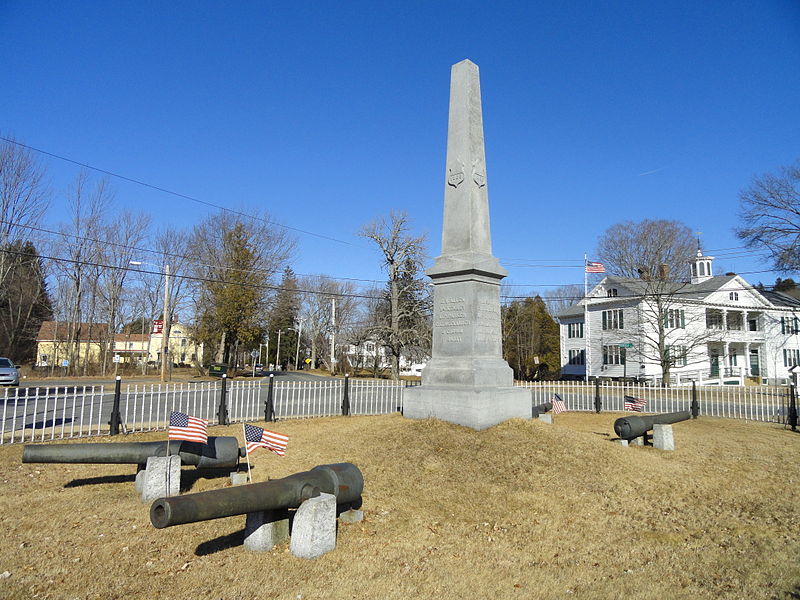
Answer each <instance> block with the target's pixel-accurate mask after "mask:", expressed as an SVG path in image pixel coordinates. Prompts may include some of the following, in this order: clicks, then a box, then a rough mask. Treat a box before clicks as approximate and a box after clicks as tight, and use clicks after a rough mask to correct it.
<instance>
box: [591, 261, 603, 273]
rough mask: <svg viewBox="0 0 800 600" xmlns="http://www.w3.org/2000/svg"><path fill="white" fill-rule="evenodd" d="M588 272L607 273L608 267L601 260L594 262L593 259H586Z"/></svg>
mask: <svg viewBox="0 0 800 600" xmlns="http://www.w3.org/2000/svg"><path fill="white" fill-rule="evenodd" d="M586 272H587V273H605V272H606V268H605V266H604V265H603V263H601V262H592V261H591V260H588V261H586Z"/></svg>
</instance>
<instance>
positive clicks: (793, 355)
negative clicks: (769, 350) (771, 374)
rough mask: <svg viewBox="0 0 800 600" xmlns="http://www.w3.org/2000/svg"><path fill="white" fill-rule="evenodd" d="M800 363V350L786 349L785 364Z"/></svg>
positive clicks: (789, 365) (786, 365) (793, 365)
mask: <svg viewBox="0 0 800 600" xmlns="http://www.w3.org/2000/svg"><path fill="white" fill-rule="evenodd" d="M798 364H800V350H793V349H789V350H786V349H784V351H783V366H784V367H795V366H797V365H798Z"/></svg>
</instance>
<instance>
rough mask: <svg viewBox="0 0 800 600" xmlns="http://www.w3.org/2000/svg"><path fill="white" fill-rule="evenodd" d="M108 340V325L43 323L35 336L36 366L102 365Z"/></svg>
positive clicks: (60, 322) (63, 322) (62, 322)
mask: <svg viewBox="0 0 800 600" xmlns="http://www.w3.org/2000/svg"><path fill="white" fill-rule="evenodd" d="M107 340H108V324H107V323H68V322H66V321H43V322H42V325H41V326H40V327H39V334H38V335H37V336H36V364H37V366H40V367H49V366H56V367H60V366H61V365H62V364H63V361H65V360H69V361H78V360H80V361H81V362H83V361H85V360H88V362H94V363H97V362H100V361H101V360H102V357H103V350H104V347H105V344H106V342H107Z"/></svg>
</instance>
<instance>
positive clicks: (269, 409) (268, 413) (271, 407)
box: [264, 373, 275, 422]
mask: <svg viewBox="0 0 800 600" xmlns="http://www.w3.org/2000/svg"><path fill="white" fill-rule="evenodd" d="M274 388H275V375H274V374H272V373H270V374H269V388H267V402H266V403H265V404H264V420H265V421H267V422H269V421H274V420H275V400H274V396H273V394H274Z"/></svg>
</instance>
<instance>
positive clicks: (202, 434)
mask: <svg viewBox="0 0 800 600" xmlns="http://www.w3.org/2000/svg"><path fill="white" fill-rule="evenodd" d="M169 439H171V440H185V441H187V442H200V443H201V444H207V443H208V421H206V420H205V419H198V418H197V417H190V416H189V415H187V414H186V413H182V412H177V411H172V412H171V413H170V415H169Z"/></svg>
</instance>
